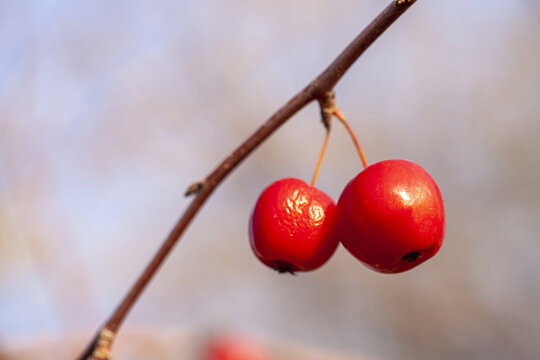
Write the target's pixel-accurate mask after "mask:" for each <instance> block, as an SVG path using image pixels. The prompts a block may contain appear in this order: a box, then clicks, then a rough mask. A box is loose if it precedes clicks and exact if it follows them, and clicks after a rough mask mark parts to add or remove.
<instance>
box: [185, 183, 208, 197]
mask: <svg viewBox="0 0 540 360" xmlns="http://www.w3.org/2000/svg"><path fill="white" fill-rule="evenodd" d="M204 182H205V180H198V181H195V182H194V183H193V184H191V185H189V187H188V188H187V190H186V192H185V193H184V196H186V197H188V196H191V195H196V194H198V193H199V191H201V189H202V187H203V185H204Z"/></svg>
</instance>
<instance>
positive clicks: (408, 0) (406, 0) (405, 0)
mask: <svg viewBox="0 0 540 360" xmlns="http://www.w3.org/2000/svg"><path fill="white" fill-rule="evenodd" d="M414 1H416V0H396V5H403V4H405V3H412V2H414Z"/></svg>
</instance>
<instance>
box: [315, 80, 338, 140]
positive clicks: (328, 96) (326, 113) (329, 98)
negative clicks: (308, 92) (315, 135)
mask: <svg viewBox="0 0 540 360" xmlns="http://www.w3.org/2000/svg"><path fill="white" fill-rule="evenodd" d="M335 98H336V95H335V93H334V91H333V90H330V91H327V92H325V93H324V94H323V96H322V97H321V98H319V99H318V101H319V106H320V108H321V119H322V122H323V124H324V127H325V128H326V130H330V127H331V125H332V116H333V114H334V111H335V109H336V102H335Z"/></svg>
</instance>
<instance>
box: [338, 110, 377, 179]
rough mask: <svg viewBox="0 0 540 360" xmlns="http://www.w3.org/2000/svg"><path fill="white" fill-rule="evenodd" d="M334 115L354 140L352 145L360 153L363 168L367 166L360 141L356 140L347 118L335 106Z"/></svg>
mask: <svg viewBox="0 0 540 360" xmlns="http://www.w3.org/2000/svg"><path fill="white" fill-rule="evenodd" d="M333 114H334V116H335V117H337V118H338V119H339V121H341V122H342V123H343V125H345V128H346V129H347V132H348V133H349V135H350V136H351V139H352V141H353V142H354V146H355V147H356V151H358V155H360V159H362V164H363V165H364V169H365V168H367V167H368V166H369V164H368V162H367V160H366V156H365V155H364V151H363V150H362V147H361V146H360V143H359V142H358V139H357V138H356V135H355V134H354V131H353V129H352V128H351V126H350V125H349V122H348V121H347V119H345V116H344V115H343V114H342V113H341V111H340V110H339V108H338V107H337V106H335V107H334V112H333Z"/></svg>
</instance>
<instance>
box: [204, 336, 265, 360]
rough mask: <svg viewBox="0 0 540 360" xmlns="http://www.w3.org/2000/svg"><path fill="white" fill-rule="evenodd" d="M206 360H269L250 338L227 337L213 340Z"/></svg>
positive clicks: (205, 357) (208, 348)
mask: <svg viewBox="0 0 540 360" xmlns="http://www.w3.org/2000/svg"><path fill="white" fill-rule="evenodd" d="M203 359H204V360H269V359H270V358H269V356H268V355H267V354H266V352H265V351H264V349H263V348H262V347H261V346H260V345H258V344H257V343H255V342H253V341H251V340H250V339H248V338H244V337H240V336H234V335H226V336H221V337H218V338H215V339H213V340H212V341H211V342H210V343H209V344H208V347H207V349H206V352H205V356H204V357H203Z"/></svg>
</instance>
